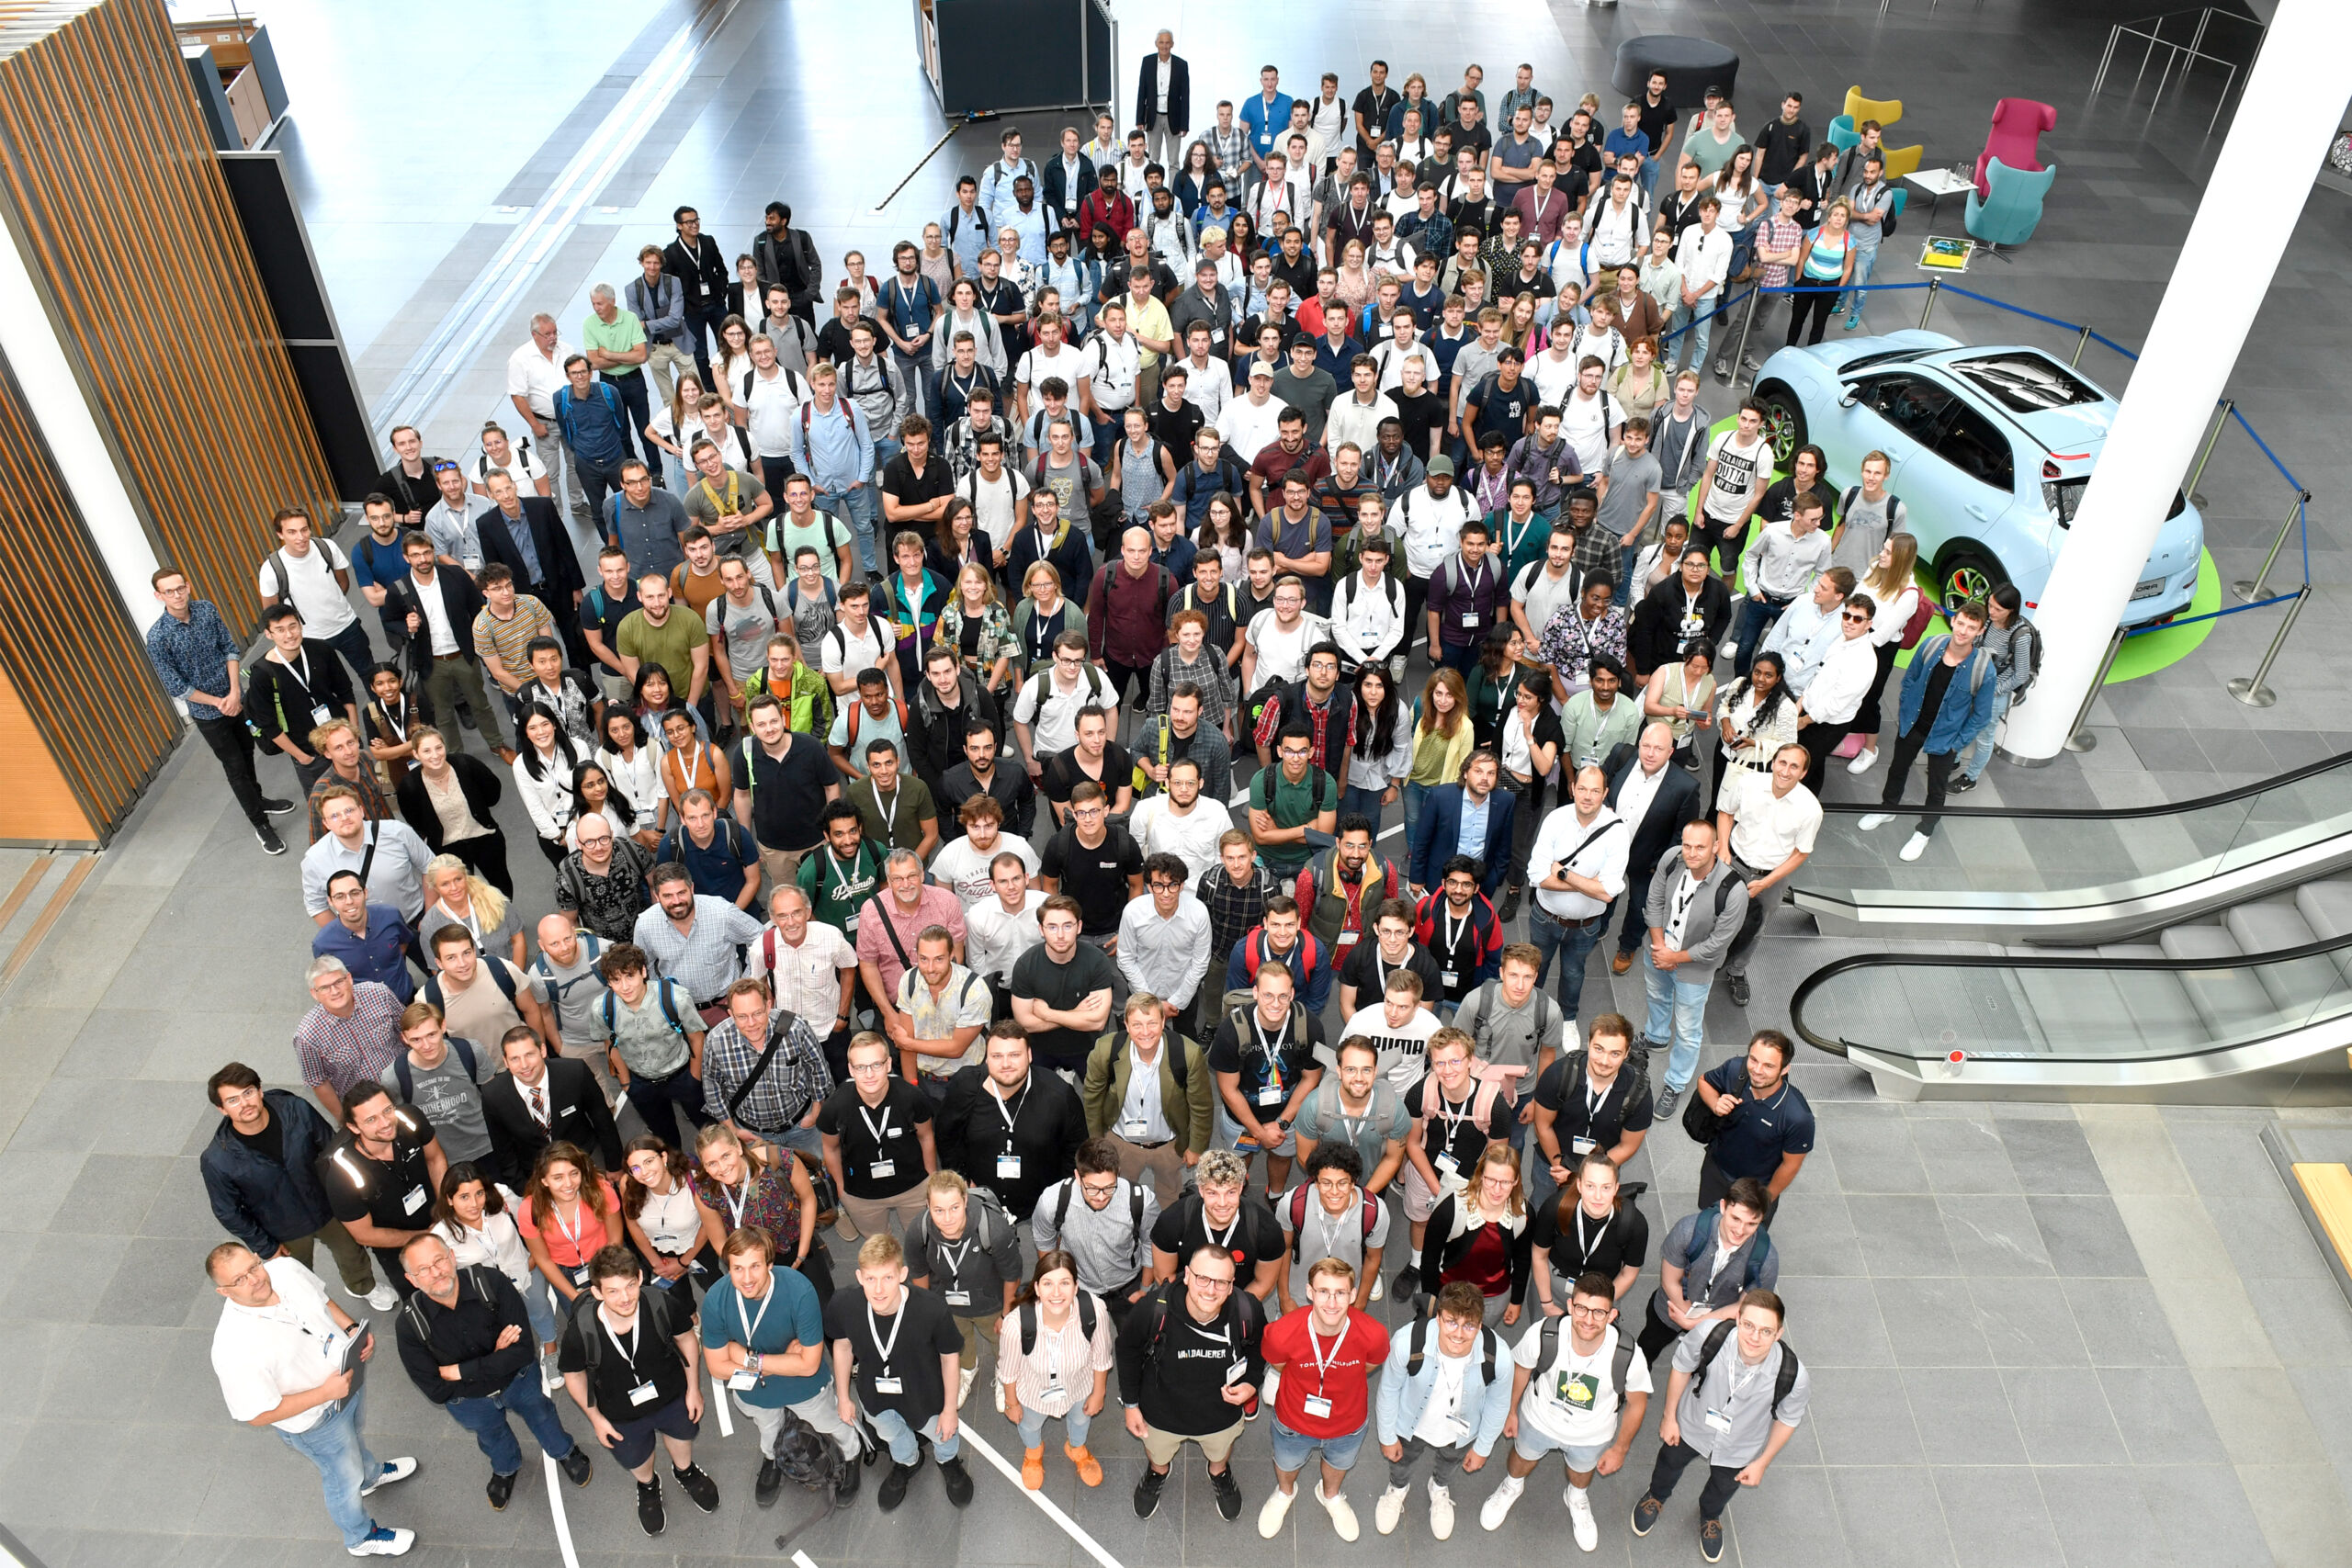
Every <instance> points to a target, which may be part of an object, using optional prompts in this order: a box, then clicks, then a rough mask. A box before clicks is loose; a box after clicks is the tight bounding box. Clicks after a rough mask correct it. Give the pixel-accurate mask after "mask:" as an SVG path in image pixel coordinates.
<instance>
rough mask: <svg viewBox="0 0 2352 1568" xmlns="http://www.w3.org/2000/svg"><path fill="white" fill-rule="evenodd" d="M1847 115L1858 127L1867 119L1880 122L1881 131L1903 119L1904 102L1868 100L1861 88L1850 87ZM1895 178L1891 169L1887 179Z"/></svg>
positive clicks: (1895, 99)
mask: <svg viewBox="0 0 2352 1568" xmlns="http://www.w3.org/2000/svg"><path fill="white" fill-rule="evenodd" d="M1846 113H1847V115H1848V116H1849V118H1851V119H1852V120H1853V122H1854V123H1855V124H1856V125H1860V124H1861V123H1862V121H1864V120H1866V119H1874V120H1876V121H1878V125H1879V129H1880V130H1885V129H1886V128H1887V127H1888V126H1890V125H1893V124H1894V122H1895V121H1896V120H1898V119H1901V118H1903V100H1902V99H1901V98H1866V97H1864V96H1862V90H1861V89H1860V87H1849V88H1847V89H1846ZM1887 178H1889V179H1893V178H1894V170H1892V169H1889V170H1888V171H1887Z"/></svg>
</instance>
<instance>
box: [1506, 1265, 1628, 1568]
mask: <svg viewBox="0 0 2352 1568" xmlns="http://www.w3.org/2000/svg"><path fill="white" fill-rule="evenodd" d="M1616 1312H1617V1295H1616V1292H1615V1291H1614V1290H1612V1289H1611V1284H1610V1281H1609V1280H1608V1278H1607V1277H1606V1276H1604V1275H1600V1274H1580V1275H1578V1276H1577V1282H1576V1284H1575V1286H1574V1287H1573V1289H1572V1291H1571V1292H1570V1294H1569V1298H1568V1314H1567V1317H1566V1321H1565V1323H1564V1322H1563V1320H1561V1319H1560V1318H1557V1317H1544V1318H1541V1319H1539V1320H1538V1321H1537V1322H1536V1324H1535V1325H1534V1326H1532V1327H1531V1328H1530V1329H1528V1331H1527V1332H1526V1333H1525V1334H1524V1335H1522V1336H1521V1337H1520V1341H1519V1347H1518V1348H1517V1349H1516V1350H1515V1351H1514V1352H1513V1353H1512V1355H1511V1362H1512V1367H1511V1403H1512V1404H1513V1405H1515V1406H1516V1407H1517V1409H1518V1411H1519V1432H1518V1435H1517V1436H1516V1437H1514V1438H1512V1439H1511V1449H1510V1461H1509V1462H1508V1466H1507V1468H1508V1473H1507V1474H1506V1475H1504V1477H1503V1479H1502V1482H1501V1483H1500V1484H1499V1485H1498V1486H1497V1487H1496V1488H1495V1489H1494V1491H1493V1492H1492V1493H1490V1494H1489V1495H1487V1502H1486V1506H1483V1507H1481V1508H1480V1509H1479V1510H1478V1523H1479V1525H1480V1527H1481V1528H1483V1529H1489V1530H1494V1529H1501V1528H1502V1523H1503V1520H1504V1519H1505V1518H1506V1517H1509V1515H1510V1507H1511V1505H1512V1504H1513V1503H1515V1502H1517V1501H1518V1500H1519V1495H1520V1493H1521V1491H1522V1490H1523V1489H1524V1488H1525V1486H1526V1484H1527V1477H1528V1476H1529V1475H1530V1474H1532V1473H1533V1472H1534V1469H1535V1467H1536V1465H1537V1464H1538V1463H1539V1462H1541V1461H1542V1460H1543V1458H1544V1455H1545V1454H1547V1453H1553V1452H1557V1453H1558V1454H1559V1456H1560V1460H1561V1463H1562V1465H1563V1466H1564V1467H1565V1468H1566V1472H1567V1480H1568V1484H1567V1490H1566V1493H1564V1494H1563V1497H1564V1500H1565V1501H1566V1504H1567V1508H1568V1525H1569V1528H1570V1529H1572V1530H1573V1531H1574V1532H1575V1534H1576V1540H1577V1546H1579V1547H1581V1548H1582V1549H1583V1550H1585V1551H1593V1550H1594V1549H1595V1548H1597V1547H1598V1546H1599V1545H1600V1524H1599V1522H1598V1521H1597V1520H1595V1519H1594V1518H1593V1517H1592V1495H1591V1487H1592V1480H1593V1477H1594V1476H1595V1475H1596V1474H1599V1475H1613V1474H1615V1473H1616V1472H1618V1471H1619V1470H1620V1469H1622V1468H1623V1466H1624V1463H1625V1455H1626V1454H1627V1452H1629V1451H1630V1450H1632V1448H1633V1446H1634V1434H1635V1433H1637V1432H1639V1431H1640V1430H1641V1429H1642V1417H1643V1416H1645V1415H1646V1414H1647V1413H1648V1411H1649V1406H1650V1392H1651V1387H1652V1385H1651V1382H1650V1366H1649V1362H1648V1361H1647V1360H1645V1359H1643V1358H1642V1357H1640V1356H1637V1355H1634V1346H1633V1344H1632V1337H1631V1335H1630V1334H1629V1333H1628V1332H1627V1331H1626V1330H1625V1329H1623V1328H1621V1327H1619V1326H1618V1325H1615V1324H1614V1323H1612V1322H1611V1318H1613V1317H1614V1316H1615V1314H1616ZM1669 1484H1670V1483H1669Z"/></svg>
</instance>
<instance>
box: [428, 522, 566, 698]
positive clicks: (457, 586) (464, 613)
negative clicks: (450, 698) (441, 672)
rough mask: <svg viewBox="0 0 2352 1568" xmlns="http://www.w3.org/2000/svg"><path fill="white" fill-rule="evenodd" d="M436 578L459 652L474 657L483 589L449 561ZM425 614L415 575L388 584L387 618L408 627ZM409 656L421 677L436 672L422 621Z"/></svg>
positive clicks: (436, 570)
mask: <svg viewBox="0 0 2352 1568" xmlns="http://www.w3.org/2000/svg"><path fill="white" fill-rule="evenodd" d="M485 548H487V546H485ZM565 548H567V549H569V548H570V546H568V545H567V546H566V547H565ZM433 581H435V583H437V584H438V585H439V586H440V589H441V603H442V605H443V607H444V608H446V609H447V611H448V612H449V629H450V630H451V631H452V632H454V633H456V634H457V637H458V652H459V653H460V654H462V655H464V656H465V657H466V658H468V659H471V658H473V656H474V617H475V616H476V615H481V589H479V588H476V587H475V586H474V581H473V579H472V578H470V577H468V576H467V575H466V574H465V573H464V572H462V571H459V570H458V569H457V568H456V567H454V566H451V565H449V564H448V563H447V561H444V562H441V563H440V564H438V565H436V566H435V568H434V569H433ZM410 615H424V608H423V606H421V605H420V604H418V603H417V598H416V578H415V577H414V575H413V574H412V575H410V576H408V577H403V578H401V580H400V581H397V582H388V583H386V584H385V585H384V616H385V619H387V620H389V621H391V622H393V623H395V624H396V625H399V626H401V627H403V628H405V627H406V626H407V625H408V617H409V616H410ZM406 655H407V659H408V662H409V668H410V669H411V670H413V671H415V673H416V676H417V679H419V680H423V679H424V677H425V676H427V675H430V674H431V673H432V672H433V634H432V632H431V631H430V630H429V629H428V628H427V627H426V626H424V624H423V622H421V621H420V622H419V623H418V626H417V629H416V633H415V635H414V636H413V637H410V638H409V639H408V648H407V650H406Z"/></svg>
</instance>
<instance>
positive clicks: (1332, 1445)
mask: <svg viewBox="0 0 2352 1568" xmlns="http://www.w3.org/2000/svg"><path fill="white" fill-rule="evenodd" d="M1273 1424H1274V1429H1273V1439H1274V1468H1275V1469H1276V1470H1281V1471H1299V1470H1305V1469H1306V1461H1307V1456H1308V1455H1310V1454H1312V1453H1314V1452H1315V1450H1317V1449H1321V1450H1323V1462H1324V1463H1325V1464H1328V1465H1329V1466H1330V1467H1331V1468H1332V1469H1333V1470H1337V1471H1350V1470H1353V1469H1354V1468H1355V1467H1356V1452H1357V1450H1360V1449H1362V1448H1363V1440H1364V1438H1365V1436H1366V1435H1367V1434H1368V1433H1370V1432H1371V1430H1372V1423H1370V1422H1369V1421H1367V1422H1365V1423H1364V1424H1363V1426H1361V1427H1357V1428H1356V1429H1355V1430H1354V1431H1352V1432H1350V1433H1349V1434H1348V1435H1347V1436H1346V1437H1344V1438H1310V1437H1308V1436H1307V1435H1306V1433H1304V1432H1294V1431H1292V1430H1291V1429H1290V1428H1289V1427H1285V1426H1283V1423H1282V1417H1280V1416H1275V1417H1273Z"/></svg>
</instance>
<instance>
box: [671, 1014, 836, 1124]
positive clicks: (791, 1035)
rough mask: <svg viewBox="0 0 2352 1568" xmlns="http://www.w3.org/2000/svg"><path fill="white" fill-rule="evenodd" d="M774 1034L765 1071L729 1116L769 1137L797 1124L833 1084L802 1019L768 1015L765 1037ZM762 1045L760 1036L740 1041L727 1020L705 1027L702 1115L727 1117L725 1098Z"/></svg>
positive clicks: (730, 1095)
mask: <svg viewBox="0 0 2352 1568" xmlns="http://www.w3.org/2000/svg"><path fill="white" fill-rule="evenodd" d="M779 1034H781V1035H782V1037H783V1043H782V1044H781V1045H779V1046H778V1047H777V1048H776V1055H775V1061H773V1062H770V1063H769V1064H768V1070H767V1071H766V1072H764V1073H762V1074H761V1075H760V1081H759V1082H758V1083H756V1084H753V1085H752V1091H751V1093H749V1094H747V1095H745V1096H744V1097H743V1103H742V1104H741V1105H740V1106H738V1107H737V1108H736V1111H735V1115H734V1120H735V1122H736V1123H737V1124H738V1125H739V1126H743V1127H748V1128H750V1129H751V1130H752V1131H753V1132H755V1133H761V1134H766V1135H768V1136H770V1137H782V1136H783V1135H784V1134H786V1132H788V1131H790V1130H791V1129H792V1128H794V1127H796V1126H797V1125H799V1123H800V1119H801V1118H802V1117H804V1116H806V1115H808V1114H809V1108H810V1107H812V1106H814V1105H816V1104H817V1103H818V1102H819V1101H820V1100H823V1099H824V1098H825V1096H826V1095H828V1094H830V1093H831V1092H832V1088H833V1075H832V1070H831V1068H829V1067H827V1066H825V1050H824V1046H823V1044H822V1043H820V1041H819V1040H818V1038H817V1035H816V1033H815V1032H814V1031H812V1030H811V1029H810V1028H809V1023H808V1021H807V1020H805V1019H802V1018H799V1017H797V1016H796V1015H794V1014H791V1013H784V1012H772V1013H770V1014H769V1015H768V1039H769V1040H774V1039H775V1038H776V1037H777V1036H778V1035H779ZM766 1048H767V1041H766V1040H763V1041H762V1042H761V1043H759V1044H757V1045H754V1044H752V1043H751V1042H750V1041H749V1040H746V1039H745V1038H744V1037H743V1032H742V1031H741V1030H740V1029H738V1028H736V1027H735V1021H734V1020H733V1019H732V1018H729V1019H726V1020H723V1021H720V1022H718V1023H715V1024H713V1025H711V1028H710V1032H709V1033H708V1034H707V1035H705V1036H704V1037H703V1042H702V1086H703V1099H702V1108H703V1112H704V1114H706V1115H707V1116H709V1117H710V1118H711V1119H712V1120H713V1121H725V1120H727V1102H728V1100H730V1099H732V1098H733V1097H734V1094H735V1091H736V1089H739V1088H741V1086H742V1083H743V1080H744V1079H745V1078H748V1077H751V1076H752V1068H753V1067H754V1066H757V1065H758V1064H759V1060H760V1053H761V1052H762V1051H763V1050H765V1049H766Z"/></svg>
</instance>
